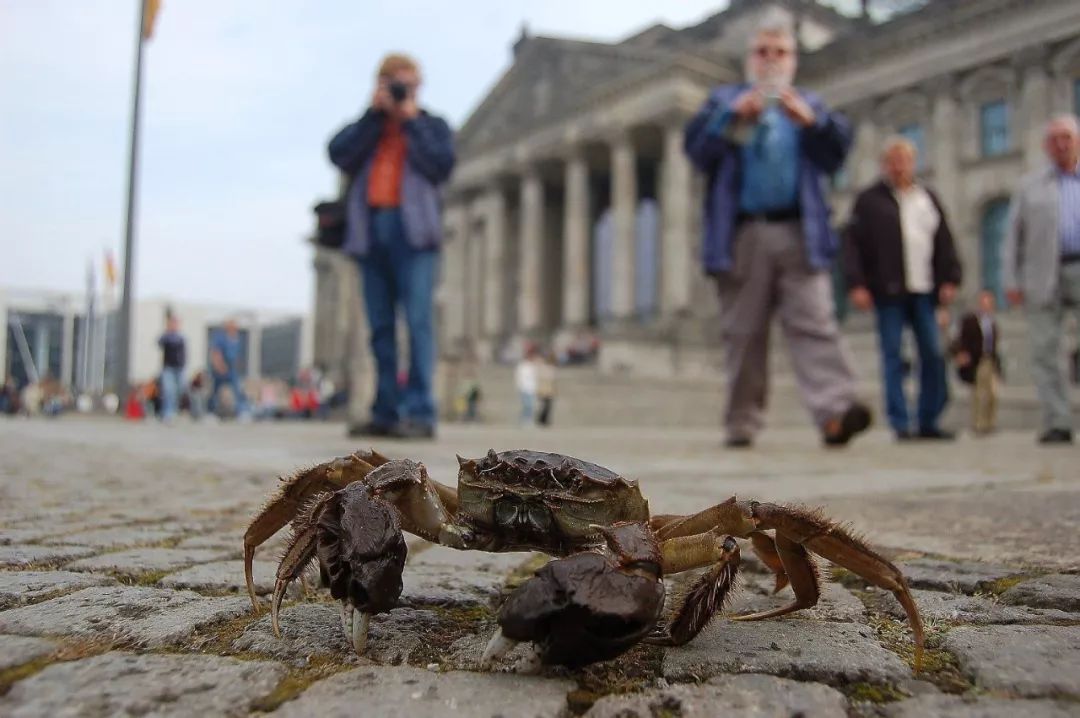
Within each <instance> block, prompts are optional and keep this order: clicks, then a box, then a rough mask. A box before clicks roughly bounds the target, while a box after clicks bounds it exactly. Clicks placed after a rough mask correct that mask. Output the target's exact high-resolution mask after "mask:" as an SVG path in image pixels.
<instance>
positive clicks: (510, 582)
mask: <svg viewBox="0 0 1080 718" xmlns="http://www.w3.org/2000/svg"><path fill="white" fill-rule="evenodd" d="M549 561H551V556H548V555H547V554H542V553H535V554H533V555H532V556H530V557H529V558H527V559H525V561H523V562H522V563H521V565H519V566H518V567H517V568H515V569H514V570H513V571H511V572H510V573H509V574H507V576H506V581H505V583H503V593H509V592H511V591H513V590H514V589H515V588H517V587H518V586H520V585H521V584H523V583H525V582H526V581H528V580H529V579H530V578H532V577H533V574H534V573H536V572H537V571H539V570H540V569H541V568H543V567H544V566H546V565H547V563H548V562H549Z"/></svg>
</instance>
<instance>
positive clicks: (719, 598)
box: [645, 531, 739, 646]
mask: <svg viewBox="0 0 1080 718" xmlns="http://www.w3.org/2000/svg"><path fill="white" fill-rule="evenodd" d="M660 551H661V553H662V556H663V568H664V573H665V574H671V573H678V572H680V571H688V570H690V569H692V568H698V567H700V566H708V565H710V564H712V568H711V569H709V570H708V571H707V572H705V573H704V574H703V575H702V576H701V578H700V579H698V581H697V582H696V583H695V584H694V585H693V586H692V587H691V588H690V590H689V591H688V592H687V593H686V598H685V599H684V600H683V603H682V605H681V606H679V607H678V608H677V609H676V610H675V613H674V614H673V615H672V618H671V621H670V622H669V623H668V624H667V626H665V627H664V628H663V629H660V630H658V631H656V632H655V633H653V634H652V635H651V636H649V637H647V638H646V639H645V642H646V643H651V644H653V645H660V646H681V645H683V644H685V643H688V642H689V641H691V640H693V638H694V637H695V636H697V634H699V633H701V630H702V629H703V628H705V626H706V625H708V623H709V621H710V620H712V617H713V616H714V615H715V614H716V612H717V611H719V610H720V609H721V608H722V607H723V605H724V602H725V601H726V600H727V598H728V595H729V594H730V592H731V589H732V587H733V586H734V585H735V577H736V574H737V572H738V568H739V544H738V543H737V542H736V541H735V539H733V538H732V537H730V536H724V535H722V534H720V533H717V532H715V531H709V532H706V533H702V534H697V535H696V536H680V537H676V538H672V539H668V540H667V541H664V542H663V543H661V544H660Z"/></svg>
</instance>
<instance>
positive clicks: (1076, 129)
mask: <svg viewBox="0 0 1080 718" xmlns="http://www.w3.org/2000/svg"><path fill="white" fill-rule="evenodd" d="M1058 125H1065V126H1066V127H1068V128H1069V129H1070V130H1071V131H1072V133H1073V134H1074V135H1080V120H1078V119H1077V118H1076V115H1071V114H1069V113H1068V112H1064V113H1062V114H1060V115H1054V116H1053V117H1051V118H1050V121H1049V122H1047V123H1046V134H1049V133H1050V130H1051V129H1052V128H1054V127H1056V126H1058Z"/></svg>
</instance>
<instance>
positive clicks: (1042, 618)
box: [876, 589, 1080, 625]
mask: <svg viewBox="0 0 1080 718" xmlns="http://www.w3.org/2000/svg"><path fill="white" fill-rule="evenodd" d="M876 593H877V594H878V595H877V598H879V599H880V600H879V602H878V605H879V606H880V607H881V608H882V609H883V610H884V611H885V612H886V613H888V614H889V615H890V616H892V617H893V618H899V619H906V617H907V616H906V614H905V613H904V609H903V608H902V607H901V606H900V604H899V603H897V602H896V600H895V599H893V597H892V594H890V593H886V592H884V591H876ZM911 595H912V597H913V598H914V599H915V605H916V606H918V607H919V613H920V614H921V615H922V617H923V620H930V621H947V622H950V623H960V624H973V625H986V624H991V623H1000V624H1012V623H1018V624H1039V623H1044V624H1055V623H1069V622H1080V613H1071V612H1068V611H1059V610H1057V609H1056V608H1029V607H1027V606H1006V605H1002V604H1001V603H998V602H997V601H994V600H992V599H989V598H985V597H983V596H966V595H964V594H955V593H942V592H940V591H922V590H919V589H912V591H911Z"/></svg>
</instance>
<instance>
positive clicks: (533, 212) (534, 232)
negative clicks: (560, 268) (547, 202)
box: [518, 167, 544, 333]
mask: <svg viewBox="0 0 1080 718" xmlns="http://www.w3.org/2000/svg"><path fill="white" fill-rule="evenodd" d="M543 236H544V182H543V180H541V179H540V175H539V174H537V172H536V168H534V167H530V168H528V169H526V171H525V174H524V175H523V176H522V178H521V229H520V237H521V254H520V264H519V266H518V272H519V273H520V274H519V276H520V284H519V286H520V287H521V290H520V296H519V298H518V327H519V328H520V329H521V331H523V332H526V333H528V332H531V331H534V330H536V329H537V328H539V326H540V312H541V298H540V272H541V270H542V263H541V260H542V256H541V253H542V252H543Z"/></svg>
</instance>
